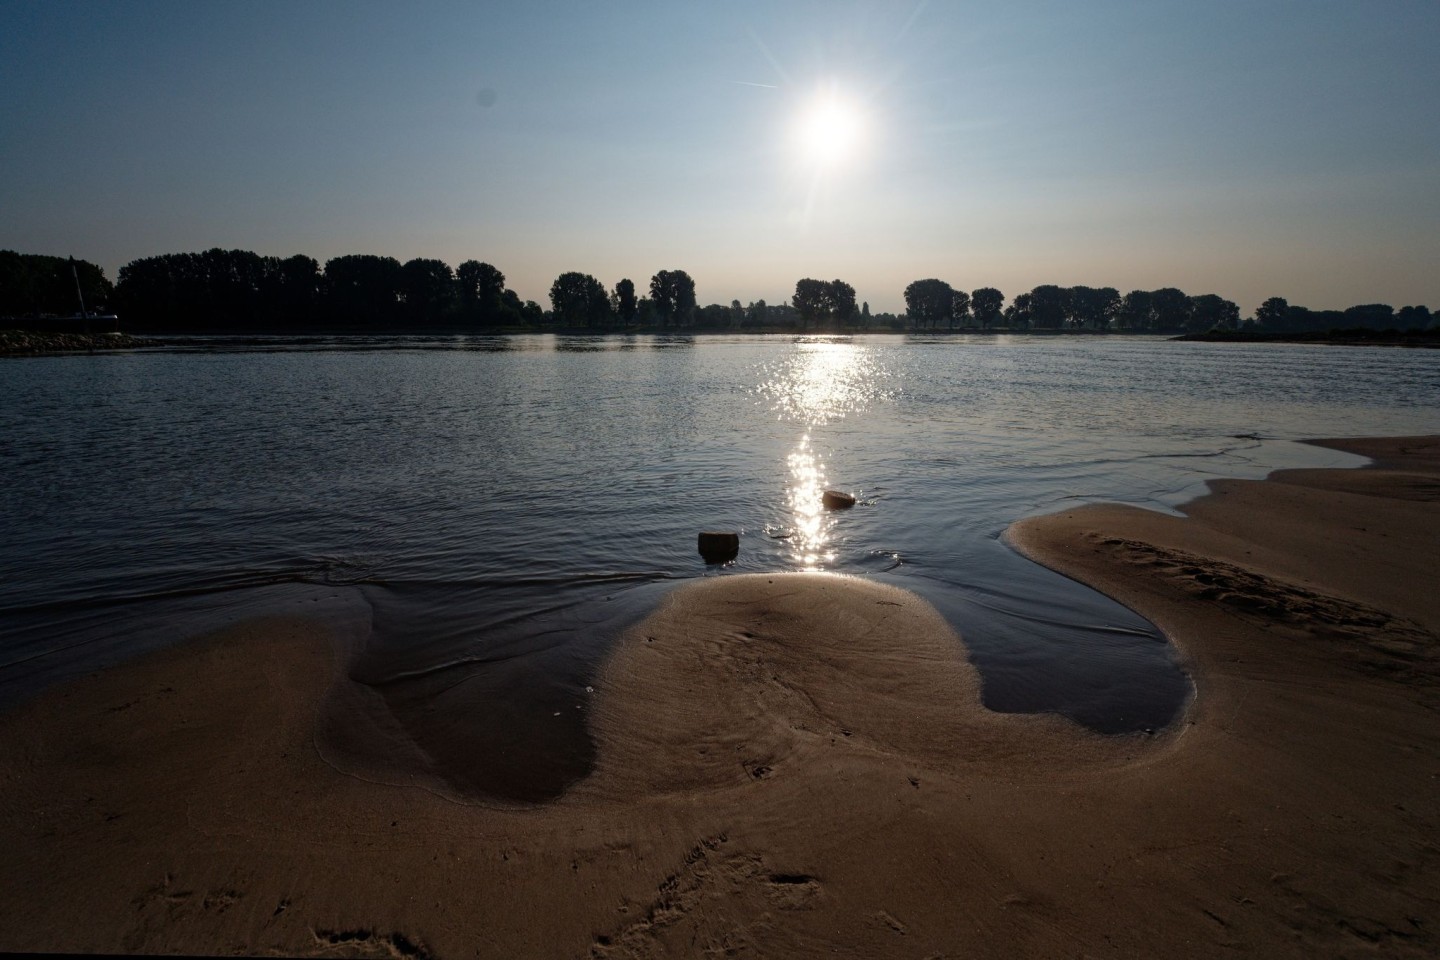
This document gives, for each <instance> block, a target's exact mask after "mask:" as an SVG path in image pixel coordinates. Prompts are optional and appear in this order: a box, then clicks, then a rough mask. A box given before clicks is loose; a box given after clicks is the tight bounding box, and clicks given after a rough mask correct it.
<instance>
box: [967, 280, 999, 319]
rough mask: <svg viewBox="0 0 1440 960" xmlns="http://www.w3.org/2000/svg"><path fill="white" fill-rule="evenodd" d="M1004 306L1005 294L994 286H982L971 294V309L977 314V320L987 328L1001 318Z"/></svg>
mask: <svg viewBox="0 0 1440 960" xmlns="http://www.w3.org/2000/svg"><path fill="white" fill-rule="evenodd" d="M1004 306H1005V295H1004V294H1003V293H1001V292H1000V291H999V290H996V289H995V288H994V287H980V288H979V289H978V290H974V291H972V292H971V294H970V309H971V311H972V312H973V313H974V315H975V322H976V323H978V324H980V326H982V327H984V328H986V329H989V327H990V324H992V323H994V322H995V321H996V320H999V319H1000V311H1001V309H1002V308H1003V307H1004Z"/></svg>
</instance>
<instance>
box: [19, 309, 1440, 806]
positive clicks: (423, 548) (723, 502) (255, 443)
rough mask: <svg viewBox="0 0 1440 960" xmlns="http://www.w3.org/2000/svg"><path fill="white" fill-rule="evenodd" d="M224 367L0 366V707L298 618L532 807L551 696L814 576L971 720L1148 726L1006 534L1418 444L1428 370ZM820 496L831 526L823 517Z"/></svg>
mask: <svg viewBox="0 0 1440 960" xmlns="http://www.w3.org/2000/svg"><path fill="white" fill-rule="evenodd" d="M255 346H257V345H252V348H249V349H246V348H243V345H239V347H238V348H237V345H236V344H233V343H231V344H229V345H228V346H223V345H222V346H221V347H219V348H216V349H212V350H208V351H199V352H197V351H194V350H164V349H161V350H155V351H147V352H138V353H130V354H115V355H102V356H63V357H40V358H19V359H7V360H4V361H0V471H3V476H4V484H3V488H0V518H3V521H4V530H5V538H4V541H3V543H0V637H3V639H0V703H13V702H15V701H16V700H18V699H20V698H23V697H24V696H26V695H28V694H29V693H31V692H32V691H34V690H35V689H38V688H39V687H40V686H41V685H43V684H45V683H48V682H51V681H53V680H55V679H59V678H61V677H64V676H69V675H73V674H75V673H77V672H82V671H86V670H90V669H94V668H95V667H96V666H100V665H103V664H105V663H110V662H114V661H115V660H117V659H119V658H121V657H123V656H126V655H129V654H130V653H132V652H135V651H137V650H140V649H145V648H149V647H152V646H156V645H159V644H164V643H168V642H173V641H175V640H179V639H183V638H185V637H187V636H191V635H194V634H196V633H199V632H201V631H204V630H207V629H211V628H213V627H216V626H220V625H223V624H225V623H229V622H232V621H234V620H237V619H241V618H244V617H249V616H254V615H256V614H266V613H294V612H302V613H310V614H313V615H316V616H320V617H322V618H325V619H327V620H329V621H330V622H332V623H334V624H336V625H338V626H340V627H341V628H342V630H343V632H344V633H345V634H346V635H347V636H349V637H350V638H352V639H353V640H354V642H355V643H356V645H357V649H358V650H359V651H361V653H360V656H359V658H358V659H357V660H356V662H355V664H354V666H353V668H352V675H353V676H354V677H355V678H356V679H357V680H358V681H360V682H361V683H362V684H364V685H365V686H367V688H369V689H371V690H374V691H377V695H378V696H379V697H381V698H382V699H383V700H384V702H385V703H386V704H388V708H389V709H392V710H393V711H394V712H395V714H396V716H398V717H401V718H402V723H403V724H404V725H405V726H406V728H407V729H408V730H410V732H411V733H412V735H413V737H414V739H415V742H416V743H418V744H420V745H421V747H422V749H424V750H426V751H428V753H429V754H430V755H431V756H433V757H436V758H437V764H439V765H441V766H447V763H446V761H445V755H446V754H448V753H456V752H457V751H461V750H462V749H463V750H471V749H475V748H476V745H477V744H479V745H480V747H483V748H486V749H490V750H491V752H492V754H499V755H503V756H504V757H508V758H509V759H508V760H504V759H502V760H500V761H496V763H495V764H491V765H488V766H487V768H486V769H485V770H484V771H479V772H476V773H474V774H473V778H472V779H473V782H466V783H459V784H458V787H459V788H462V789H470V788H473V789H475V790H479V791H481V792H486V791H489V792H491V793H498V794H501V795H513V796H515V797H517V798H533V797H540V796H544V795H547V791H548V792H549V793H553V792H554V791H555V789H557V787H556V784H563V783H564V782H566V781H567V780H568V779H573V778H574V777H576V776H579V775H583V773H584V770H585V769H586V768H587V765H588V763H589V756H588V753H587V750H588V749H589V748H588V739H587V738H586V737H585V734H584V720H583V716H584V707H585V703H586V696H587V694H586V693H585V687H586V685H587V681H588V680H590V679H591V678H592V677H593V673H594V669H595V667H596V665H597V663H598V662H599V661H600V659H601V658H603V656H604V654H605V651H606V650H607V649H608V644H609V643H610V641H611V640H612V639H613V637H614V635H615V633H616V631H617V630H618V629H620V628H622V627H623V626H624V625H625V624H627V623H630V622H633V620H634V619H635V618H636V617H638V616H641V615H643V614H644V613H645V612H646V611H647V610H649V609H650V608H652V607H653V605H654V604H655V603H656V602H657V601H658V599H659V598H660V597H661V596H663V594H664V592H665V591H667V590H669V589H670V588H672V587H673V586H674V585H675V584H676V582H677V581H680V580H684V579H687V578H693V577H699V576H724V575H726V574H727V573H730V572H735V571H740V572H744V571H777V570H826V571H835V572H840V573H848V574H857V575H862V576H867V577H872V578H876V579H883V580H885V581H886V582H890V583H894V584H897V585H899V586H902V587H906V588H908V589H911V590H914V591H916V592H918V593H920V594H921V595H923V596H924V597H926V598H927V599H928V600H930V601H931V602H932V603H934V604H935V605H936V606H937V607H938V608H939V609H940V610H941V612H942V613H944V614H945V616H946V617H947V618H949V620H950V621H951V622H952V623H953V624H954V625H955V626H956V627H957V628H958V629H959V631H960V632H961V634H962V635H963V636H964V638H965V640H966V642H967V644H968V646H969V649H970V651H971V654H972V656H973V658H974V660H975V662H976V664H977V666H978V667H979V668H980V670H981V672H982V675H983V677H984V684H985V686H984V696H985V700H986V703H987V704H988V705H990V706H991V707H993V708H995V709H1003V710H1012V711H1046V710H1048V711H1056V712H1060V713H1063V714H1065V715H1068V716H1070V717H1072V718H1074V719H1076V720H1078V721H1080V722H1082V723H1086V724H1088V725H1090V726H1092V727H1095V728H1096V729H1100V730H1105V731H1112V732H1116V731H1127V730H1138V729H1143V728H1146V727H1155V726H1160V725H1163V724H1164V723H1166V722H1167V721H1169V720H1170V719H1171V718H1173V716H1174V715H1175V714H1176V712H1177V711H1178V710H1179V709H1180V708H1182V706H1183V703H1184V701H1185V698H1186V696H1187V695H1188V690H1189V687H1188V682H1187V681H1186V679H1185V678H1184V676H1183V674H1182V673H1181V671H1180V670H1179V669H1178V668H1177V666H1176V665H1175V663H1174V659H1173V657H1172V655H1171V651H1170V650H1169V648H1168V647H1167V646H1166V644H1165V643H1164V642H1163V640H1161V639H1160V638H1159V637H1158V636H1157V634H1156V633H1155V631H1154V630H1153V628H1152V627H1150V625H1149V624H1147V623H1146V622H1145V621H1143V620H1141V619H1140V618H1138V617H1136V616H1135V615H1134V614H1132V613H1130V612H1129V611H1127V610H1125V609H1124V608H1122V607H1120V606H1118V605H1117V604H1114V603H1112V602H1110V601H1108V600H1106V599H1105V598H1103V597H1100V596H1098V595H1096V594H1095V593H1093V592H1092V591H1089V590H1087V589H1085V588H1082V587H1080V586H1078V585H1076V584H1074V583H1071V582H1070V581H1068V580H1066V579H1064V578H1062V577H1059V576H1057V575H1054V574H1052V573H1049V572H1047V571H1045V570H1042V569H1040V568H1038V567H1036V566H1035V565H1033V564H1030V563H1028V562H1027V561H1025V560H1023V559H1021V558H1020V557H1018V556H1017V555H1015V554H1014V553H1013V552H1011V551H1010V550H1009V549H1008V548H1007V547H1006V546H1005V545H1004V544H1003V543H1001V542H1000V540H999V536H1000V534H1001V533H1002V531H1003V530H1004V529H1005V527H1006V525H1007V524H1009V523H1010V522H1011V521H1013V520H1015V519H1017V518H1020V517H1023V516H1026V515H1030V514H1035V513H1042V512H1048V511H1051V510H1055V509H1058V508H1059V507H1061V506H1064V505H1066V504H1067V503H1070V502H1073V501H1075V500H1121V501H1127V502H1132V503H1138V504H1144V505H1149V506H1154V507H1157V508H1173V507H1174V506H1175V505H1176V504H1178V503H1180V502H1183V501H1184V500H1185V499H1188V498H1189V497H1191V496H1194V495H1196V494H1198V493H1200V492H1203V481H1204V480H1206V479H1208V478H1211V477H1217V476H1241V477H1260V476H1263V475H1264V474H1265V473H1266V472H1268V471H1269V470H1270V469H1273V468H1276V467H1286V466H1302V465H1305V466H1316V465H1319V466H1324V465H1353V464H1358V463H1360V462H1361V461H1360V460H1359V459H1358V458H1354V457H1349V456H1347V455H1344V454H1339V453H1334V452H1331V451H1326V450H1322V449H1319V448H1315V447H1309V446H1304V445H1301V444H1298V443H1295V442H1294V441H1296V440H1299V439H1302V438H1306V437H1318V436H1348V435H1365V434H1372V435H1379V434H1407V433H1434V432H1440V413H1437V411H1440V357H1437V355H1436V354H1435V353H1434V352H1430V351H1407V350H1399V349H1382V348H1335V347H1309V346H1291V345H1256V346H1247V345H1237V344H1191V343H1171V342H1164V341H1156V340H1148V339H1139V338H1136V339H1122V338H1054V337H1051V338H1046V337H990V338H970V339H963V340H962V339H955V340H933V341H927V340H923V339H913V338H912V339H905V338H898V337H874V338H860V337H857V338H840V339H814V340H806V339H800V340H794V339H779V338H768V339H759V338H730V337H697V338H694V339H690V338H670V339H667V338H650V337H631V338H620V337H616V338H593V339H592V338H558V337H548V336H537V337H515V338H461V339H442V340H395V341H358V342H357V341H326V342H318V343H316V342H307V343H304V344H299V343H298V342H297V343H288V344H287V343H286V342H283V341H282V342H270V343H268V344H265V345H264V348H263V349H256V348H254V347H255ZM826 488H838V489H842V490H847V491H850V492H853V493H854V494H856V495H857V496H858V498H859V503H858V504H857V506H855V507H854V508H853V509H851V510H848V511H826V510H824V509H822V508H821V507H820V504H819V494H820V492H821V491H823V490H824V489H826ZM702 529H733V530H738V531H740V532H741V534H742V538H741V539H742V547H741V553H740V556H739V558H738V560H737V561H736V562H735V563H733V564H731V565H728V566H726V567H723V568H717V567H706V566H705V564H704V563H703V562H702V561H701V559H700V558H699V556H698V555H697V554H696V551H695V534H696V532H697V531H698V530H702ZM476 704H482V705H483V704H493V705H494V707H493V709H491V710H490V711H489V712H486V710H485V709H476V708H475V705H476ZM451 707H454V708H455V709H450V708H451ZM461 707H463V709H461ZM462 714H463V715H464V716H465V717H467V718H468V719H466V720H465V721H464V726H465V729H463V730H460V731H459V732H458V733H457V730H456V726H455V725H456V723H457V721H456V720H455V717H456V716H459V715H462ZM467 744H468V746H466V745H467ZM507 763H508V764H509V765H510V766H509V767H507V766H506V764H507ZM448 766H450V767H453V766H454V764H449V765H448ZM512 768H513V769H512ZM461 779H462V780H463V779H464V777H463V776H462V777H461ZM507 783H508V784H511V786H510V787H506V786H504V784H507ZM497 784H498V785H499V786H497ZM516 784H519V785H518V786H516Z"/></svg>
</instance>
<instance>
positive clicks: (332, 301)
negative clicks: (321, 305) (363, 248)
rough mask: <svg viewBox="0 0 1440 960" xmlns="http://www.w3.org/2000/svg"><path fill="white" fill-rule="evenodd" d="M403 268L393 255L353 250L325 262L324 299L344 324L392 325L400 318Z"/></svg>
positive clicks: (329, 310)
mask: <svg viewBox="0 0 1440 960" xmlns="http://www.w3.org/2000/svg"><path fill="white" fill-rule="evenodd" d="M402 273H403V268H402V267H401V266H400V261H399V260H396V259H395V258H394V257H376V256H370V255H368V254H352V255H350V256H344V257H335V258H334V259H333V260H329V261H326V263H325V301H326V307H327V310H328V312H329V313H330V315H331V316H332V318H334V320H336V321H337V322H339V323H342V324H345V325H347V326H348V325H359V326H368V327H387V326H390V327H393V326H395V325H396V321H397V320H398V318H399V313H400V298H401V291H402V287H403V280H402Z"/></svg>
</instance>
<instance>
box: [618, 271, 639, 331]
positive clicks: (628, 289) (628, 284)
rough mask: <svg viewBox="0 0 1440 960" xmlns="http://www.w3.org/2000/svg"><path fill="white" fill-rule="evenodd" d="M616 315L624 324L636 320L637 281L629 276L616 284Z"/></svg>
mask: <svg viewBox="0 0 1440 960" xmlns="http://www.w3.org/2000/svg"><path fill="white" fill-rule="evenodd" d="M613 305H614V307H615V316H616V317H618V318H619V320H620V322H621V323H622V324H626V325H628V324H631V323H634V322H635V309H636V301H635V281H634V280H631V279H629V278H626V279H624V280H621V281H620V282H619V283H617V284H615V296H614V298H613Z"/></svg>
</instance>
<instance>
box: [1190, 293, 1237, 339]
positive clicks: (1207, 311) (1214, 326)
mask: <svg viewBox="0 0 1440 960" xmlns="http://www.w3.org/2000/svg"><path fill="white" fill-rule="evenodd" d="M1239 327H1240V308H1239V307H1238V306H1236V305H1235V304H1234V303H1232V302H1231V301H1229V300H1226V299H1225V298H1224V297H1222V296H1220V295H1218V294H1214V293H1202V294H1200V295H1199V296H1198V297H1191V298H1190V321H1189V326H1188V330H1189V331H1190V332H1191V333H1205V332H1207V331H1210V330H1236V329H1238V328H1239Z"/></svg>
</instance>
